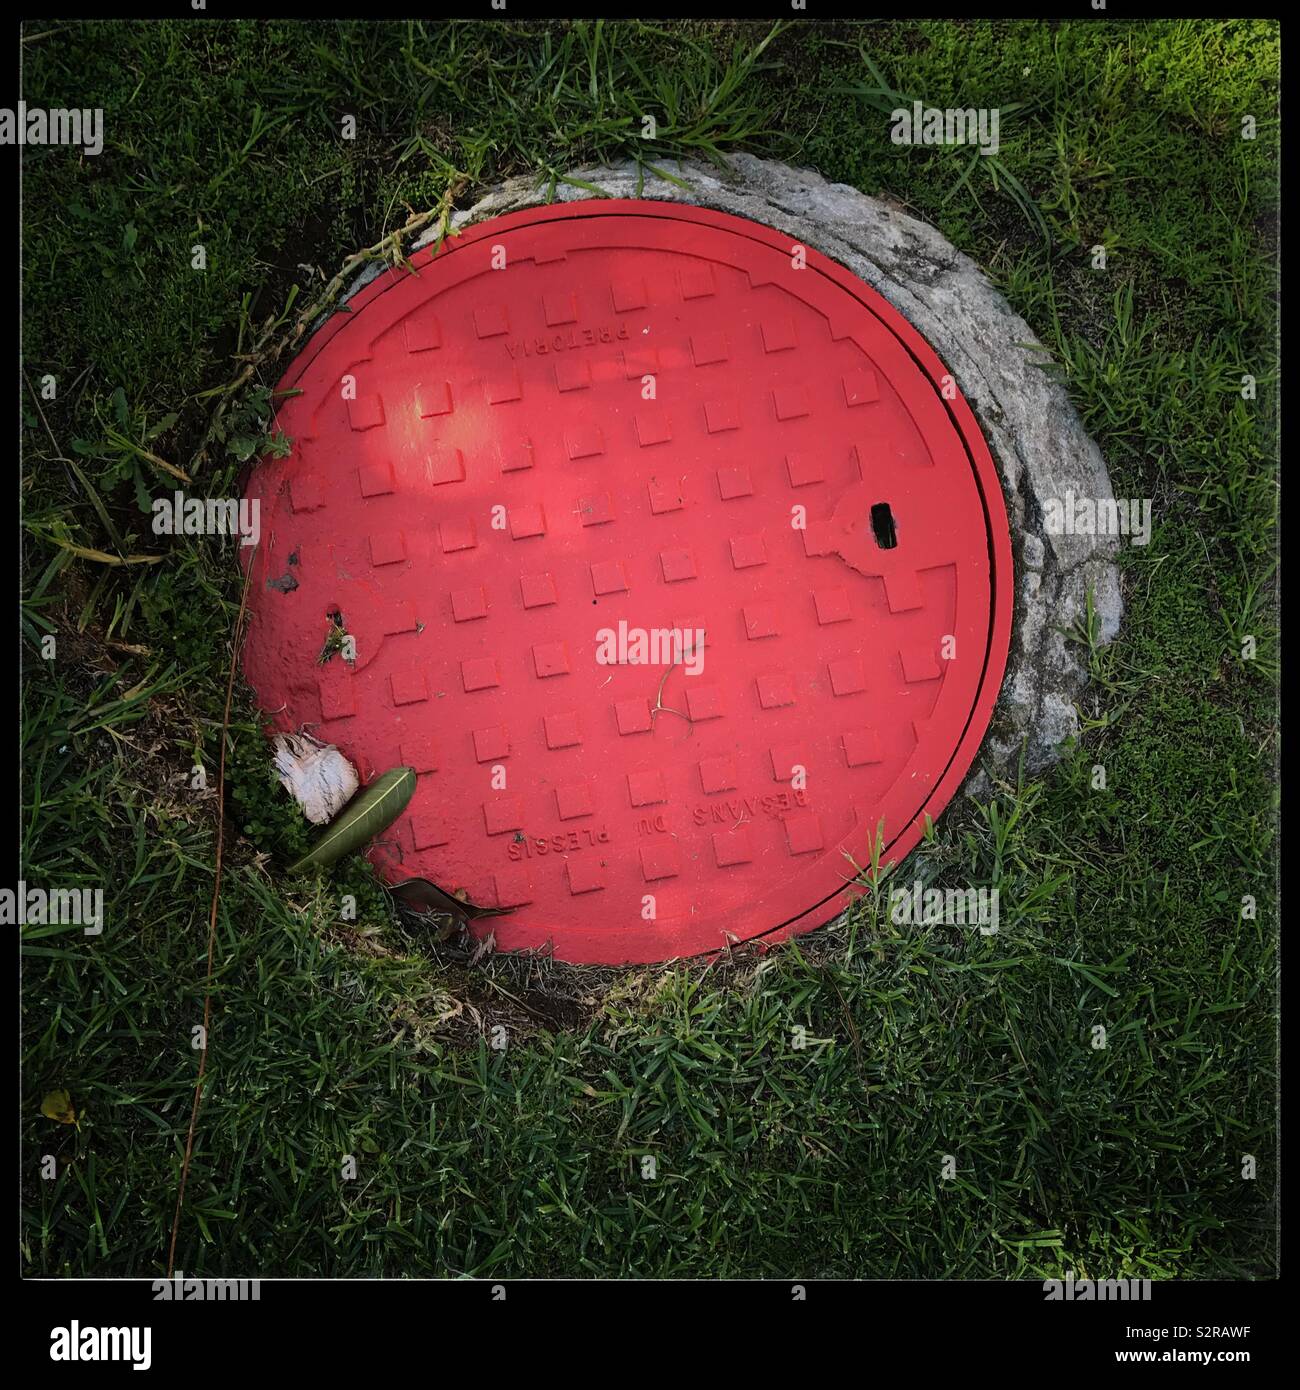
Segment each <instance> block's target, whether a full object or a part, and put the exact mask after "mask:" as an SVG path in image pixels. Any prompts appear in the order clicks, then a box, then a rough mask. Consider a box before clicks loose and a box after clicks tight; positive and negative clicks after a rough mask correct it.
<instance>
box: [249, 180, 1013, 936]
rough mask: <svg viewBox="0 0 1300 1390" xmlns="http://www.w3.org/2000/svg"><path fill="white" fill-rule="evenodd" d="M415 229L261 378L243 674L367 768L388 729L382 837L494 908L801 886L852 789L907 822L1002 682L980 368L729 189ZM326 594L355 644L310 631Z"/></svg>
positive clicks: (545, 932)
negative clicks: (281, 391) (411, 773)
mask: <svg viewBox="0 0 1300 1390" xmlns="http://www.w3.org/2000/svg"><path fill="white" fill-rule="evenodd" d="M413 265H414V267H415V269H416V270H417V271H418V273H417V274H411V273H409V272H408V271H405V270H402V271H393V272H390V273H387V274H385V275H384V276H383V277H382V278H381V279H380V280H378V281H377V282H375V283H374V284H372V285H370V286H369V287H368V288H367V289H366V290H365V291H363V292H362V293H361V294H360V295H358V296H357V297H356V299H354V300H353V301H352V312H351V313H350V314H347V315H339V316H336V317H335V318H333V319H332V320H331V321H330V322H329V323H328V324H327V325H326V326H325V327H323V328H322V329H321V330H320V332H318V333H317V334H316V336H315V337H314V338H313V339H312V341H311V343H310V345H309V346H308V347H307V349H306V350H305V351H304V352H303V353H302V355H301V357H300V358H299V359H298V360H297V361H296V363H295V364H294V366H293V368H292V370H291V371H290V372H289V374H288V376H287V377H286V379H285V381H284V382H283V383H282V385H283V386H285V387H296V388H297V389H298V390H299V391H300V392H301V393H302V394H301V395H299V396H296V397H294V398H292V399H291V400H290V401H289V402H288V403H287V404H286V405H285V406H284V408H283V409H282V411H281V412H280V426H281V428H282V429H283V430H284V431H285V433H286V434H288V435H289V436H290V437H291V438H292V440H293V449H292V453H291V454H290V456H289V457H288V458H285V459H282V460H273V461H266V462H264V463H263V464H262V465H261V466H260V467H259V468H258V470H257V471H256V472H255V474H254V476H253V478H252V482H251V484H250V488H249V493H250V495H251V496H254V497H258V498H260V499H261V503H262V510H261V535H262V540H261V545H260V547H259V548H258V550H257V551H256V554H255V558H254V562H253V564H254V573H253V576H252V586H251V592H250V598H249V604H250V609H251V612H252V615H253V616H252V622H251V626H250V636H249V640H248V645H247V649H246V652H245V670H246V673H247V676H248V679H249V681H250V683H251V685H252V686H253V688H254V690H255V691H256V693H257V696H258V698H259V703H260V704H261V706H262V708H263V709H264V710H266V711H267V712H268V716H269V718H270V719H271V720H272V722H273V723H274V725H275V727H276V728H278V729H281V730H289V729H294V728H299V727H301V726H303V725H306V726H307V727H308V728H309V729H310V730H311V732H313V733H314V734H315V735H316V736H317V737H319V738H323V739H327V740H329V741H330V742H333V743H336V744H337V745H338V746H339V747H340V748H341V749H342V750H343V751H344V752H345V753H346V754H347V755H348V756H349V757H350V758H352V760H353V761H354V762H355V763H356V764H357V766H358V770H359V772H360V773H361V776H362V778H363V780H364V779H369V778H370V777H372V776H374V775H375V774H377V773H380V772H383V771H385V770H387V769H388V768H390V767H393V766H396V765H398V764H406V765H409V766H411V767H413V768H414V769H415V770H416V772H417V773H418V774H419V777H418V784H417V790H416V793H415V796H414V798H413V799H412V802H411V804H410V807H409V808H408V810H407V812H406V814H405V815H404V816H403V817H402V818H401V820H399V821H398V822H397V824H396V825H394V827H393V828H392V829H391V830H390V831H389V832H388V833H387V834H386V835H385V836H384V838H383V842H382V843H381V844H379V845H377V846H376V847H375V848H374V849H373V850H372V851H371V855H372V858H373V860H374V862H375V863H376V865H377V866H378V867H379V869H380V871H381V873H382V874H383V875H384V877H385V878H387V879H388V880H389V881H391V882H399V881H401V880H403V879H407V878H412V877H419V878H425V879H428V880H430V881H432V882H433V883H436V884H438V885H440V886H441V887H443V888H445V889H447V890H449V891H456V890H460V891H462V892H463V893H466V894H467V895H468V897H469V898H470V900H471V901H473V902H476V903H480V904H483V905H487V906H499V907H506V908H512V909H513V911H511V912H510V913H508V914H507V915H503V916H497V917H492V918H489V919H485V923H486V925H485V924H484V923H480V926H481V927H482V930H483V931H486V930H488V929H490V930H492V931H493V932H495V934H496V939H497V943H498V945H499V946H500V947H502V948H504V949H520V948H527V947H549V948H551V949H553V951H554V953H555V955H556V956H558V957H560V958H562V959H565V960H571V961H593V962H610V963H618V962H632V961H651V960H663V959H667V958H670V957H673V956H685V955H693V954H696V953H700V952H706V951H713V950H717V949H719V948H721V947H723V946H725V945H726V944H727V943H728V941H736V940H741V941H743V940H747V939H750V938H754V937H759V936H764V937H768V938H777V937H780V936H783V935H788V934H790V933H792V932H799V931H806V930H808V929H810V928H812V927H815V926H817V925H819V924H820V923H822V922H824V921H826V920H827V919H828V918H830V917H831V916H833V915H834V914H835V913H837V912H839V911H840V910H842V909H843V907H844V906H845V905H846V903H847V901H848V897H849V895H850V894H851V893H852V892H854V891H857V890H855V889H854V888H852V887H851V886H850V880H852V878H853V876H854V868H853V866H854V864H856V865H859V866H866V865H869V864H870V862H871V857H872V845H873V842H874V840H875V838H876V836H877V833H878V832H877V828H878V827H880V826H883V840H882V843H881V845H880V853H881V862H882V863H883V862H888V861H889V860H894V861H899V860H901V858H902V856H903V855H904V854H905V853H906V852H907V851H908V850H909V849H911V848H912V847H913V845H915V844H916V842H917V840H918V839H919V838H920V835H921V833H922V830H923V827H924V821H925V817H926V816H927V815H928V816H935V815H937V814H938V813H939V811H940V810H941V809H942V808H943V806H944V805H945V804H946V802H947V800H948V798H949V797H950V796H951V795H952V793H953V791H954V790H955V789H956V787H957V786H958V784H959V783H960V781H961V778H962V776H963V775H964V774H965V772H966V770H967V768H968V767H969V765H970V762H971V760H972V758H973V757H974V754H975V751H976V749H977V747H978V744H979V741H980V738H981V737H982V735H983V732H984V729H985V726H986V724H987V721H988V718H989V715H990V713H991V711H992V708H993V704H994V701H995V698H996V696H997V691H998V687H999V684H1000V682H1001V678H1002V673H1003V668H1004V663H1005V659H1006V652H1007V644H1008V638H1009V632H1010V623H1011V616H1010V615H1011V553H1010V540H1009V536H1008V531H1007V518H1006V511H1005V507H1004V504H1003V500H1002V495H1001V491H1000V489H999V485H998V480H997V474H996V471H995V469H994V466H993V463H992V460H991V458H990V456H989V452H988V449H987V447H986V445H985V443H984V440H983V438H982V437H981V435H980V432H979V429H978V426H977V425H976V423H975V420H974V417H973V416H972V414H971V411H970V409H969V408H968V406H967V405H966V402H965V401H964V400H963V399H962V398H961V396H960V395H958V394H956V392H955V389H954V388H953V387H952V384H951V382H950V380H948V379H947V378H946V377H945V375H944V369H943V367H942V365H941V364H940V362H939V361H938V359H937V358H936V357H935V355H934V353H933V352H932V351H931V350H930V348H929V347H928V346H927V344H926V343H925V342H924V340H923V339H922V338H921V337H920V336H919V335H918V334H917V332H916V331H915V330H914V329H913V328H911V327H910V326H909V325H908V324H907V323H906V322H905V321H904V320H903V319H902V318H901V317H900V316H899V315H898V314H897V313H896V312H895V311H894V310H893V309H892V308H891V307H890V306H889V305H888V304H886V303H885V301H884V300H883V299H882V298H881V297H880V296H879V295H877V294H876V293H875V292H873V291H872V290H871V289H869V288H868V287H867V286H866V285H864V284H863V283H862V282H861V281H860V280H858V279H856V278H855V277H854V276H852V275H850V274H849V273H848V272H847V271H845V270H844V269H843V268H842V267H840V266H838V265H836V264H834V263H833V262H831V261H828V260H826V259H825V258H824V257H822V256H820V255H818V254H817V253H815V252H813V251H804V250H803V248H801V247H796V246H793V245H792V244H791V242H790V240H789V238H788V237H786V236H783V235H782V234H780V233H779V232H776V231H773V230H772V229H770V228H767V227H763V226H760V225H758V224H757V223H753V222H746V221H743V220H740V219H738V218H735V217H730V216H726V215H724V214H721V213H717V212H711V211H706V210H704V209H699V208H688V207H678V206H673V205H668V204H657V203H645V202H624V201H600V202H588V203H576V204H574V203H570V204H568V205H564V206H555V207H549V208H536V209H532V210H530V211H526V212H521V213H516V214H512V215H510V216H508V217H502V218H499V219H497V220H495V221H492V222H488V223H484V224H482V225H480V226H477V227H474V228H473V229H471V230H469V231H467V232H465V233H464V234H463V235H461V236H460V237H458V238H457V239H455V240H454V241H448V242H447V243H446V245H444V247H443V248H442V250H441V251H440V252H439V253H438V254H437V255H436V256H434V255H430V254H428V253H421V254H420V255H418V256H417V257H416V258H415V260H414V262H413ZM353 388H354V389H353ZM334 614H339V615H341V617H342V623H343V629H344V630H345V631H346V632H347V633H348V634H349V635H350V636H351V638H352V639H353V641H354V644H355V661H352V662H349V661H347V660H346V659H344V654H342V653H337V654H335V655H333V657H332V658H331V659H330V660H328V661H325V662H323V663H322V661H321V660H320V658H321V654H322V649H323V648H324V647H325V645H326V638H327V636H328V635H329V633H330V631H331V627H332V622H333V619H332V617H331V615H334ZM701 631H702V632H703V634H704V639H703V643H702V645H700V644H698V643H697V640H696V639H695V638H694V634H697V633H699V632H701ZM608 658H614V659H617V658H626V661H625V664H612V663H611V661H610V660H608ZM674 663H675V664H674Z"/></svg>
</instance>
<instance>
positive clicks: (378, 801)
mask: <svg viewBox="0 0 1300 1390" xmlns="http://www.w3.org/2000/svg"><path fill="white" fill-rule="evenodd" d="M414 793H415V769H414V768H413V767H395V768H393V769H392V771H390V772H385V773H384V775H383V776H382V777H379V778H376V780H375V781H373V782H371V784H370V785H369V786H368V787H367V788H366V789H365V790H364V791H362V792H358V793H357V795H356V796H354V797H353V798H352V800H351V801H350V802H348V804H347V805H346V806H345V807H344V808H343V810H342V811H341V812H340V813H339V814H338V815H337V816H336V817H335V818H334V820H333V822H332V823H331V825H330V827H329V829H328V830H326V832H325V833H324V835H322V836H321V837H320V839H319V840H317V841H316V843H315V844H314V845H313V846H312V848H311V849H310V850H308V851H307V853H306V854H304V855H303V857H302V858H301V859H299V860H298V861H297V862H296V863H293V864H291V865H290V866H289V872H290V873H291V874H296V873H297V872H298V871H299V870H301V869H306V868H311V867H315V868H323V867H324V866H325V865H327V864H333V863H334V862H335V860H337V859H342V858H343V856H344V855H345V854H351V853H352V851H353V850H354V849H360V848H361V846H362V845H364V844H365V843H366V842H367V841H369V840H372V839H374V837H375V836H376V835H378V834H379V833H380V832H381V831H383V830H387V829H388V827H389V826H390V825H392V823H393V822H394V821H395V820H396V819H397V818H398V816H400V815H401V814H402V812H403V811H404V810H406V804H407V802H408V801H410V799H411V797H412V796H413V795H414Z"/></svg>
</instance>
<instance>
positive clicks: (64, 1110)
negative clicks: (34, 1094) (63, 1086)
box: [41, 1091, 77, 1125]
mask: <svg viewBox="0 0 1300 1390" xmlns="http://www.w3.org/2000/svg"><path fill="white" fill-rule="evenodd" d="M41 1114H42V1115H44V1116H45V1117H46V1118H47V1119H50V1120H58V1122H59V1123H60V1124H61V1125H75V1124H76V1123H77V1111H76V1108H75V1107H74V1105H73V1104H72V1097H71V1096H70V1095H69V1094H68V1093H67V1091H51V1092H50V1093H49V1095H48V1096H46V1097H45V1099H44V1100H43V1101H41Z"/></svg>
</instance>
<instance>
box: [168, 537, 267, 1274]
mask: <svg viewBox="0 0 1300 1390" xmlns="http://www.w3.org/2000/svg"><path fill="white" fill-rule="evenodd" d="M256 559H257V546H256V545H254V546H253V550H252V553H251V554H250V555H249V557H248V568H247V570H246V571H245V572H244V583H243V587H242V588H241V590H240V593H239V614H238V616H237V617H236V618H235V635H234V641H233V642H232V643H231V646H230V672H229V675H228V676H227V678H226V707H225V710H224V712H223V713H222V716H221V750H220V753H219V755H218V760H217V849H216V856H215V859H214V861H213V878H212V908H211V910H210V912H209V913H208V969H207V974H206V975H205V977H204V981H203V1047H202V1049H201V1050H200V1052H199V1074H198V1076H197V1078H196V1079H195V1082H194V1103H193V1105H191V1107H190V1127H189V1132H188V1133H187V1134H186V1136H185V1158H184V1161H183V1162H182V1164H181V1184H180V1190H179V1191H178V1192H177V1194H176V1214H175V1216H174V1217H173V1218H172V1238H171V1245H170V1246H169V1248H168V1250H167V1277H168V1278H169V1279H170V1278H171V1277H172V1270H173V1268H174V1267H175V1264H176V1237H177V1235H179V1233H180V1228H181V1208H182V1207H183V1206H184V1205H185V1184H186V1180H187V1179H188V1178H189V1175H190V1158H191V1156H192V1155H193V1153H194V1130H195V1128H196V1126H197V1125H198V1120H199V1101H200V1099H201V1098H202V1095H203V1077H204V1073H205V1072H206V1071H207V1068H208V1032H209V1029H210V1028H211V1026H212V965H213V961H214V959H215V957H216V947H217V904H218V903H219V901H220V899H221V854H222V849H223V848H224V844H225V831H226V795H225V792H226V739H227V737H228V736H229V732H230V705H231V702H232V700H233V699H234V693H235V666H236V664H237V663H238V661H239V639H240V636H241V634H242V633H243V630H244V614H245V612H246V611H247V609H248V585H249V580H250V579H251V578H252V574H253V564H254V562H255V561H256Z"/></svg>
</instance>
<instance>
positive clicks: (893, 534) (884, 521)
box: [871, 502, 898, 550]
mask: <svg viewBox="0 0 1300 1390" xmlns="http://www.w3.org/2000/svg"><path fill="white" fill-rule="evenodd" d="M871 534H872V535H873V536H875V538H876V544H877V545H878V546H879V547H880V548H881V550H893V548H894V547H895V546H896V545H897V544H898V532H897V531H896V530H895V528H894V514H893V512H891V511H890V510H889V503H888V502H877V503H876V504H875V505H874V506H873V507H872V508H871Z"/></svg>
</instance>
